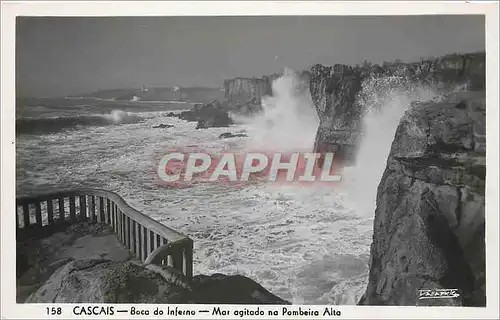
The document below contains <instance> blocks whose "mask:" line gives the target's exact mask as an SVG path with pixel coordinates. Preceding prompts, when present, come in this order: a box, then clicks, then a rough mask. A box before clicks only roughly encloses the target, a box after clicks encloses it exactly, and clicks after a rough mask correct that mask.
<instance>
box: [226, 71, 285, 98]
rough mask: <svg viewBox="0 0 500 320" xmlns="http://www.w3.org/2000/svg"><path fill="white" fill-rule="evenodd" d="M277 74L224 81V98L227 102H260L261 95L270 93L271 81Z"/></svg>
mask: <svg viewBox="0 0 500 320" xmlns="http://www.w3.org/2000/svg"><path fill="white" fill-rule="evenodd" d="M277 77H278V76H277V75H271V76H262V77H259V78H235V79H229V80H225V81H224V92H225V94H224V99H225V101H227V102H230V103H233V104H238V103H240V104H241V103H246V102H247V101H251V100H254V101H256V102H257V103H260V99H261V98H262V97H263V96H267V95H271V94H272V82H273V80H274V79H276V78H277Z"/></svg>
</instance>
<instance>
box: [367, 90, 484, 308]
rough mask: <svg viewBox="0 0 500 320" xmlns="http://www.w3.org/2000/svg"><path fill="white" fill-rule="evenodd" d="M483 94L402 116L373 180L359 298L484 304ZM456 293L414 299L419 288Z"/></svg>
mask: <svg viewBox="0 0 500 320" xmlns="http://www.w3.org/2000/svg"><path fill="white" fill-rule="evenodd" d="M485 152H486V148H485V100H484V92H479V93H477V92H469V93H461V94H457V95H455V96H452V97H449V98H448V99H447V100H446V101H444V102H440V103H422V104H419V105H416V106H414V107H413V108H412V109H411V110H410V111H408V112H407V113H406V114H405V116H404V117H403V118H402V120H401V122H400V124H399V127H398V129H397V132H396V136H395V139H394V142H393V144H392V148H391V151H390V155H389V158H388V161H387V167H386V170H385V172H384V174H383V177H382V180H381V182H380V185H379V187H378V194H377V209H376V212H375V221H374V234H373V243H372V246H371V269H370V275H369V283H368V286H367V290H366V293H365V296H364V297H363V298H362V299H361V301H360V304H367V305H416V304H423V303H424V302H425V303H427V304H433V305H436V304H445V305H463V306H485V303H486V296H485V294H486V293H485V281H486V280H485V258H486V256H485V194H484V192H485V175H486V162H485V161H486V158H485ZM425 288H429V289H435V288H444V289H459V292H460V298H455V299H426V300H419V299H418V297H417V292H418V290H419V289H425Z"/></svg>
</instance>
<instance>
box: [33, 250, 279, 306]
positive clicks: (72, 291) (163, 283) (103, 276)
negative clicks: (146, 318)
mask: <svg viewBox="0 0 500 320" xmlns="http://www.w3.org/2000/svg"><path fill="white" fill-rule="evenodd" d="M26 302H28V303H158V304H160V303H164V304H167V303H178V304H184V303H185V304H189V303H242V304H288V302H286V301H284V300H282V299H280V298H278V297H276V296H275V295H273V294H271V293H269V292H268V291H267V290H266V289H264V288H263V287H262V286H260V285H259V284H257V283H256V282H254V281H252V280H251V279H249V278H246V277H243V276H225V275H221V274H217V275H213V276H196V277H194V278H193V279H192V280H191V281H190V280H188V279H186V278H185V277H184V276H183V275H182V274H181V273H180V272H179V271H177V270H175V269H173V268H170V267H167V266H156V265H148V266H143V265H140V264H138V263H135V262H131V261H128V262H116V261H110V260H100V259H91V260H76V261H73V262H69V263H67V264H66V265H64V266H63V267H61V268H60V269H58V270H57V271H56V272H55V273H54V274H53V275H52V276H51V277H50V279H49V280H47V281H46V282H45V284H43V285H42V286H41V287H40V288H39V289H38V290H37V291H36V292H35V293H34V294H32V295H31V296H30V297H29V298H28V300H27V301H26Z"/></svg>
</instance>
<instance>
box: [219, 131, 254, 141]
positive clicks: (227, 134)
mask: <svg viewBox="0 0 500 320" xmlns="http://www.w3.org/2000/svg"><path fill="white" fill-rule="evenodd" d="M238 137H247V135H246V134H244V133H231V132H224V133H222V134H221V135H220V136H219V139H228V138H238Z"/></svg>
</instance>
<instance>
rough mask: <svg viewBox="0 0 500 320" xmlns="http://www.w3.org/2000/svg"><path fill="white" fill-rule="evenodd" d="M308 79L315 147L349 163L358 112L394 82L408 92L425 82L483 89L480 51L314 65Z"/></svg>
mask: <svg viewBox="0 0 500 320" xmlns="http://www.w3.org/2000/svg"><path fill="white" fill-rule="evenodd" d="M310 79H311V80H310V90H311V97H312V99H313V102H314V105H315V106H316V110H317V112H318V116H319V118H320V125H319V128H318V131H317V135H316V143H315V150H316V151H317V152H329V151H334V152H336V153H337V155H338V157H340V158H342V159H344V160H345V163H349V162H351V163H352V162H354V161H355V158H356V152H357V146H358V145H359V142H360V140H361V138H362V131H363V128H362V123H361V120H362V116H363V114H364V112H365V111H366V107H367V105H372V107H377V105H376V104H377V102H376V101H377V100H378V99H380V98H381V97H379V96H377V95H378V94H380V95H383V94H385V93H387V92H389V91H391V90H392V89H394V88H396V89H397V90H401V91H405V90H406V91H409V92H411V90H412V89H414V88H415V87H416V86H417V85H430V86H431V87H433V88H434V87H435V88H436V89H437V90H439V91H442V92H448V91H449V90H450V88H453V87H455V86H457V85H463V86H466V87H467V88H469V89H473V90H481V89H484V87H485V81H486V80H485V53H484V52H482V53H474V54H461V55H449V56H445V57H442V58H437V59H433V60H425V61H421V62H415V63H400V62H394V63H385V64H384V65H382V66H379V65H373V66H372V65H369V64H368V65H363V66H356V67H351V66H346V65H340V64H337V65H333V66H323V65H315V66H313V67H312V68H311V77H310ZM364 87H365V88H364ZM382 98H383V97H382ZM382 100H383V99H382Z"/></svg>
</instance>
